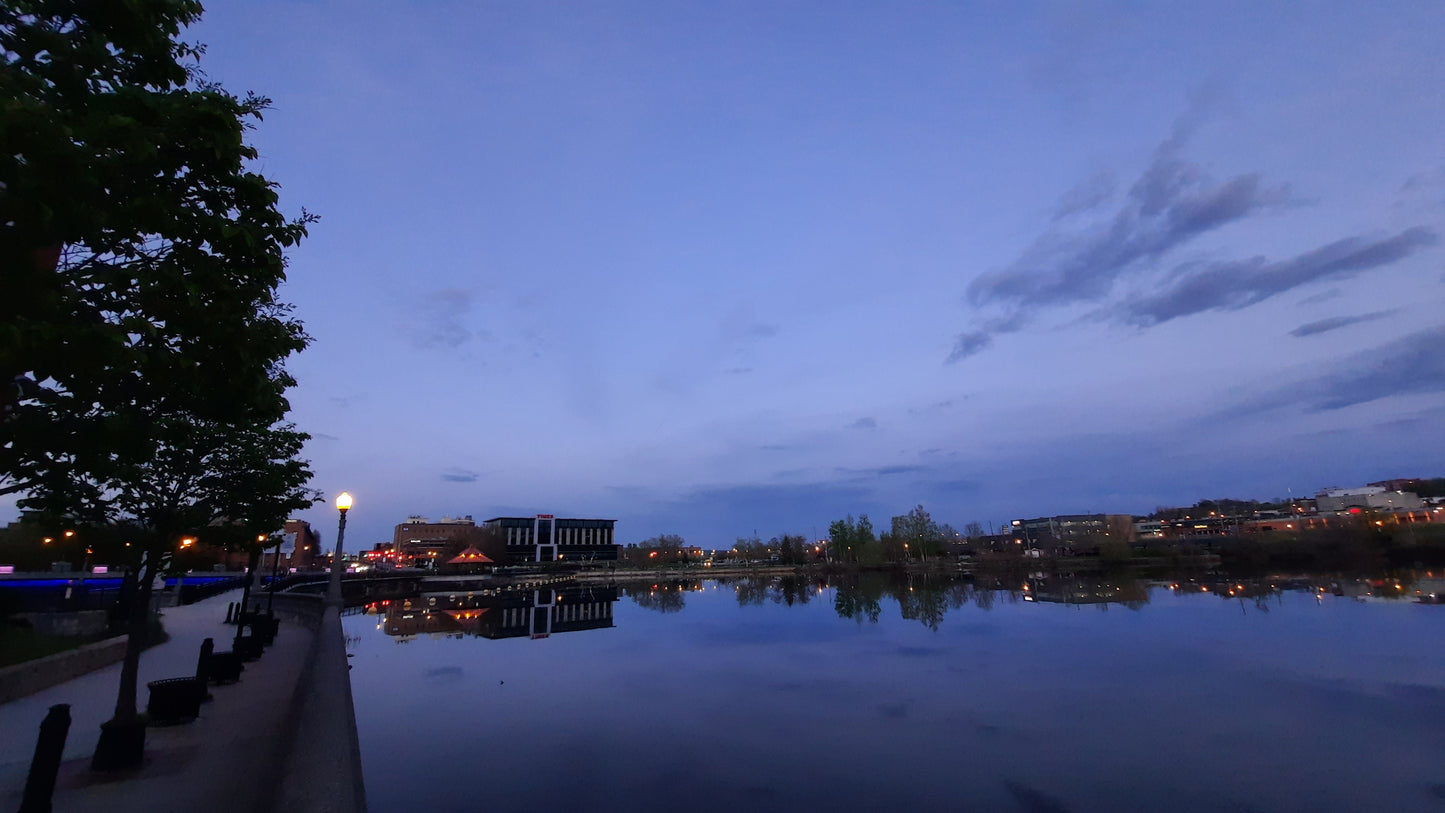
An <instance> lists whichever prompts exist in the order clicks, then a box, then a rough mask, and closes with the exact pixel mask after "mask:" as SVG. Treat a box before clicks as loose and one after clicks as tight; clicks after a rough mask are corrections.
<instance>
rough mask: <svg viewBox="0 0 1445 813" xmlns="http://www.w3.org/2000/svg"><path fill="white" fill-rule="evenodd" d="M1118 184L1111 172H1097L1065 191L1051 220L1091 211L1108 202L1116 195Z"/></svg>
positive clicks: (1055, 206)
mask: <svg viewBox="0 0 1445 813" xmlns="http://www.w3.org/2000/svg"><path fill="white" fill-rule="evenodd" d="M1116 186H1117V184H1116V183H1115V181H1114V175H1113V173H1110V172H1097V173H1095V174H1093V175H1090V176H1089V177H1087V178H1085V179H1084V180H1082V181H1079V182H1078V183H1076V184H1074V187H1073V188H1072V189H1070V190H1069V191H1067V192H1065V193H1064V194H1063V196H1062V197H1060V198H1059V200H1058V202H1057V203H1055V204H1054V210H1053V214H1052V216H1051V217H1050V220H1052V221H1054V222H1058V221H1060V220H1063V219H1064V218H1066V217H1070V216H1072V215H1077V214H1083V213H1084V212H1090V211H1093V210H1094V209H1097V208H1098V207H1100V206H1102V205H1104V204H1105V203H1108V202H1109V200H1110V199H1111V198H1113V197H1114V191H1115V187H1116Z"/></svg>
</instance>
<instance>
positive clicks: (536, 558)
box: [482, 514, 618, 564]
mask: <svg viewBox="0 0 1445 813" xmlns="http://www.w3.org/2000/svg"><path fill="white" fill-rule="evenodd" d="M616 524H617V520H615V519H573V518H562V517H555V516H553V515H551V514H538V515H537V516H535V517H493V518H491V519H489V520H486V521H485V522H483V523H482V526H483V527H484V528H485V529H487V530H488V531H494V532H495V534H496V537H497V538H498V539H499V541H500V542H501V543H502V544H503V545H504V546H505V551H506V554H505V555H506V561H507V562H508V563H509V564H523V563H526V562H555V561H568V562H574V561H578V562H591V561H604V562H611V561H616V560H617V549H618V545H617V544H616V543H615V541H614V540H613V526H615V525H616ZM482 550H484V551H486V548H482ZM487 553H488V554H489V555H490V554H491V552H490V551H487Z"/></svg>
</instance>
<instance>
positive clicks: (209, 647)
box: [196, 638, 216, 691]
mask: <svg viewBox="0 0 1445 813" xmlns="http://www.w3.org/2000/svg"><path fill="white" fill-rule="evenodd" d="M215 650H216V642H215V640H214V639H212V638H207V639H206V640H204V641H202V642H201V656H200V657H199V658H197V659H196V682H197V683H199V684H201V691H205V690H206V689H205V687H206V682H207V681H209V680H210V679H211V653H212V652H214V651H215Z"/></svg>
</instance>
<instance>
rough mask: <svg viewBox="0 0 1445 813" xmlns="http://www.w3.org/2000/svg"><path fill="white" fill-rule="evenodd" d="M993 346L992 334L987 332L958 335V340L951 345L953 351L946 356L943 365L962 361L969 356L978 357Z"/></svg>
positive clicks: (980, 331)
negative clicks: (946, 358)
mask: <svg viewBox="0 0 1445 813" xmlns="http://www.w3.org/2000/svg"><path fill="white" fill-rule="evenodd" d="M991 344H993V334H991V333H989V332H988V331H987V330H972V331H969V332H967V333H960V334H958V339H957V340H955V341H954V343H953V351H952V352H951V353H949V354H948V360H947V361H945V362H944V363H945V364H952V363H954V362H955V361H963V360H964V359H966V358H968V357H969V356H974V355H978V354H979V353H982V352H983V351H984V350H987V349H988V346H989V345H991Z"/></svg>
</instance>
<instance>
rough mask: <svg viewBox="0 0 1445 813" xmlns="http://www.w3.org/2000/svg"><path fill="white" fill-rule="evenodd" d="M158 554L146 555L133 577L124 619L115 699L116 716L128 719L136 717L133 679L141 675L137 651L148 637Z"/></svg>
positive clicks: (158, 559) (134, 682)
mask: <svg viewBox="0 0 1445 813" xmlns="http://www.w3.org/2000/svg"><path fill="white" fill-rule="evenodd" d="M159 561H160V557H159V556H156V555H154V554H152V555H150V556H147V557H146V561H145V564H144V565H143V566H142V567H141V570H140V573H139V574H138V575H137V577H136V589H135V591H134V592H133V593H132V597H133V598H132V601H131V606H130V617H129V618H128V619H126V641H125V660H124V661H122V662H121V667H120V693H119V694H118V695H117V696H116V699H115V719H116V720H117V721H121V722H129V721H131V720H134V719H136V705H135V695H136V681H137V679H138V675H139V674H140V653H141V651H142V650H144V649H145V647H146V644H147V643H149V641H148V640H147V639H148V638H149V637H150V620H151V618H150V616H151V593H152V591H153V585H154V584H155V580H156V564H157V563H158V562H159Z"/></svg>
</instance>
